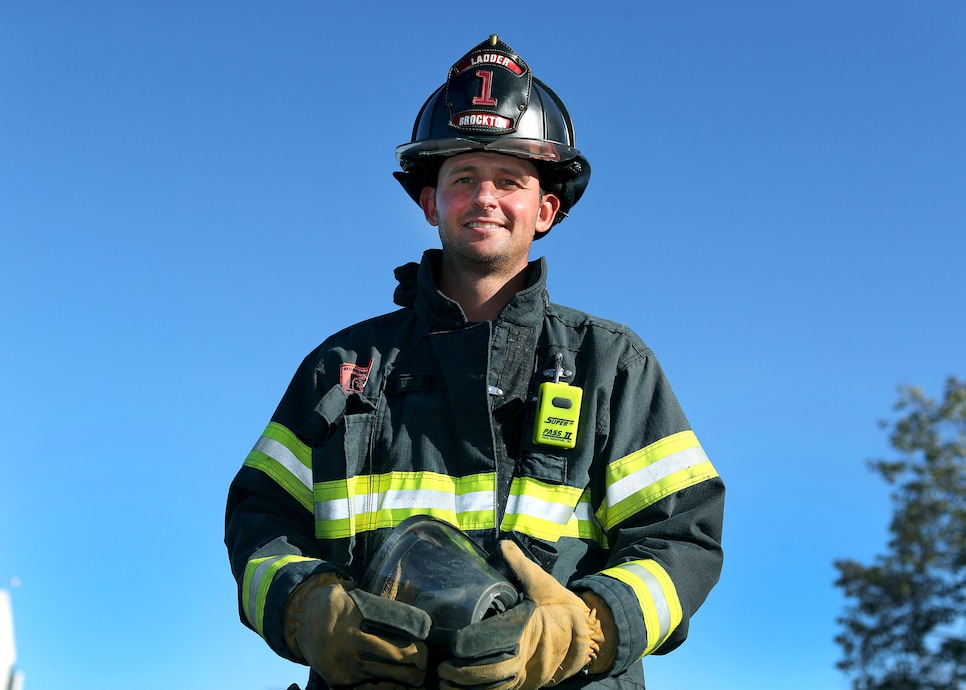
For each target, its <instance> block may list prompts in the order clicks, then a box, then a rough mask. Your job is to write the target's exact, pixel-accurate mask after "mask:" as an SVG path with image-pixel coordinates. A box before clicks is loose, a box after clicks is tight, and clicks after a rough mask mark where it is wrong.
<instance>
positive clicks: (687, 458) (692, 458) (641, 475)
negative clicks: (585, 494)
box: [607, 446, 708, 506]
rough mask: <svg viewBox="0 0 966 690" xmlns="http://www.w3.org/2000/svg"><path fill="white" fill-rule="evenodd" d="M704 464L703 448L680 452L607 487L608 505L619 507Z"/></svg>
mask: <svg viewBox="0 0 966 690" xmlns="http://www.w3.org/2000/svg"><path fill="white" fill-rule="evenodd" d="M703 462H708V456H707V455H706V454H705V452H704V449H703V448H701V446H693V447H691V448H685V449H684V450H679V451H677V452H676V453H672V454H671V455H669V456H667V457H666V458H662V459H660V460H658V461H657V462H655V463H653V464H651V465H648V466H647V467H642V468H640V469H638V470H636V471H634V472H632V473H631V474H629V475H628V476H626V477H624V478H623V479H620V480H618V481H616V482H614V483H613V484H611V485H610V486H609V487H607V503H608V505H611V506H614V505H617V504H618V503H620V502H621V501H623V500H624V499H625V498H628V497H630V496H633V495H634V494H636V493H638V492H640V491H642V490H644V489H646V488H647V487H649V486H651V485H652V484H656V483H658V482H660V481H661V480H663V479H667V478H668V477H670V476H671V475H673V474H675V473H676V472H680V471H681V470H686V469H688V468H689V467H694V466H695V465H699V464H701V463H703Z"/></svg>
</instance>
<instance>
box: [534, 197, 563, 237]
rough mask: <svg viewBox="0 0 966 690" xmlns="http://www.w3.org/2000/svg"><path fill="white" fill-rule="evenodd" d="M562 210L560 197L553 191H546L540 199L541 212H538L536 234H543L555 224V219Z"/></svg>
mask: <svg viewBox="0 0 966 690" xmlns="http://www.w3.org/2000/svg"><path fill="white" fill-rule="evenodd" d="M559 210H560V197H558V196H557V195H556V194H553V193H551V192H544V194H543V198H542V199H541V200H540V212H539V213H538V214H537V227H536V231H537V232H536V234H537V235H542V234H543V233H545V232H547V231H549V230H550V228H551V227H552V226H553V219H554V218H556V217H557V212H558V211H559Z"/></svg>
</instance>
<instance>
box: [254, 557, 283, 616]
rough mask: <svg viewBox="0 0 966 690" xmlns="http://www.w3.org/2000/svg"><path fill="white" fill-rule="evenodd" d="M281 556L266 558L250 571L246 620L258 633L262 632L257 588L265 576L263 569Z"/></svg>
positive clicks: (273, 563)
mask: <svg viewBox="0 0 966 690" xmlns="http://www.w3.org/2000/svg"><path fill="white" fill-rule="evenodd" d="M280 558H282V557H281V556H276V557H275V558H266V559H265V560H264V561H262V562H261V563H259V564H258V566H257V567H256V568H255V570H254V571H253V572H252V579H251V584H249V586H248V622H249V623H251V624H252V627H253V628H255V629H256V630H257V631H258V634H259V635H261V634H262V626H261V621H260V620H258V619H259V618H260V616H259V615H258V614H259V609H258V590H259V588H260V586H261V582H262V578H263V577H265V571H266V570H268V569H269V568H271V567H272V566H273V565H275V563H277V562H278V561H279V559H280Z"/></svg>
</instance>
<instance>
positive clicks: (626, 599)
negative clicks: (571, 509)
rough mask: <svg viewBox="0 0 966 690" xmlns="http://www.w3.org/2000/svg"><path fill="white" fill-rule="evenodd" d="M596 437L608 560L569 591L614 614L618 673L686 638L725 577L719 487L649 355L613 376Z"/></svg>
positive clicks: (598, 502) (599, 499)
mask: <svg viewBox="0 0 966 690" xmlns="http://www.w3.org/2000/svg"><path fill="white" fill-rule="evenodd" d="M635 349H636V348H635ZM598 435H599V438H600V439H602V441H601V442H600V443H601V445H600V449H601V450H600V452H599V454H598V457H597V459H596V460H595V464H596V467H595V470H594V471H595V474H596V476H595V485H596V487H598V489H597V494H598V495H597V497H596V498H595V499H594V505H595V514H596V515H597V518H598V520H599V521H600V522H601V526H602V527H603V528H604V531H605V533H606V535H607V543H608V546H609V555H608V558H607V562H606V567H605V568H604V569H602V570H601V571H600V572H598V573H595V574H592V575H589V576H586V577H584V578H582V579H580V580H578V581H576V582H574V583H573V587H574V588H575V589H590V590H592V591H594V592H595V593H596V594H598V595H599V596H601V597H602V598H603V599H604V601H605V602H606V603H607V604H608V605H609V607H610V608H611V611H612V612H613V614H614V617H615V622H616V624H617V628H618V637H619V641H618V642H619V643H618V650H617V659H616V661H615V664H614V667H613V669H612V671H611V675H614V674H617V673H620V672H622V671H623V670H625V669H627V668H628V667H629V666H630V665H631V664H633V663H635V662H637V661H639V660H640V658H641V657H642V656H645V655H647V654H655V653H656V654H664V653H667V652H669V651H671V650H672V649H674V648H676V647H677V646H679V645H680V644H681V643H682V642H683V641H684V639H685V638H686V637H687V633H688V625H689V621H690V618H691V616H692V615H693V614H694V612H695V611H696V610H697V609H698V607H699V606H701V604H702V603H703V602H704V600H705V598H706V597H707V595H708V593H709V591H710V590H711V588H712V587H713V586H714V585H715V584H716V582H717V581H718V576H719V574H720V571H721V565H722V558H723V554H722V549H721V530H722V519H723V510H724V484H723V483H722V481H721V479H720V478H719V476H718V473H717V471H716V470H715V468H714V467H713V466H712V464H711V462H710V461H709V460H708V457H707V455H706V454H705V452H704V450H703V449H702V447H701V445H700V443H699V442H698V440H697V437H696V436H695V434H694V433H693V431H692V430H691V427H690V425H689V424H688V422H687V419H686V418H685V416H684V413H683V412H682V410H681V408H680V405H679V404H678V401H677V399H676V397H675V396H674V393H673V392H672V391H671V388H670V386H669V385H668V382H667V380H666V378H665V376H664V372H663V370H662V369H661V366H660V364H659V363H658V362H657V360H656V359H655V358H654V355H653V353H651V352H650V350H647V349H646V348H644V349H643V350H642V351H641V352H640V354H639V356H636V357H632V358H629V360H628V361H627V363H626V364H624V365H622V366H621V367H620V368H619V370H618V375H617V377H616V379H615V382H614V388H613V390H612V394H611V400H610V412H609V418H608V419H606V420H602V421H599V423H598Z"/></svg>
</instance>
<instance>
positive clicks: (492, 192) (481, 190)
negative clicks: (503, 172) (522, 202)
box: [473, 180, 499, 208]
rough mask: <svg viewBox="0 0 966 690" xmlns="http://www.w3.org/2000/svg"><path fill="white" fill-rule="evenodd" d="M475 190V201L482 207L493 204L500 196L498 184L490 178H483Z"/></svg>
mask: <svg viewBox="0 0 966 690" xmlns="http://www.w3.org/2000/svg"><path fill="white" fill-rule="evenodd" d="M474 191H475V194H474V195H473V201H474V202H475V203H476V205H477V206H479V207H480V208H487V207H489V206H493V205H494V204H495V203H496V200H497V198H498V196H499V195H498V194H497V188H496V185H495V184H493V182H492V181H490V180H481V181H480V182H479V183H478V184H477V185H476V189H475V190H474Z"/></svg>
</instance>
